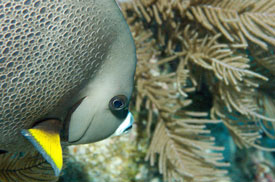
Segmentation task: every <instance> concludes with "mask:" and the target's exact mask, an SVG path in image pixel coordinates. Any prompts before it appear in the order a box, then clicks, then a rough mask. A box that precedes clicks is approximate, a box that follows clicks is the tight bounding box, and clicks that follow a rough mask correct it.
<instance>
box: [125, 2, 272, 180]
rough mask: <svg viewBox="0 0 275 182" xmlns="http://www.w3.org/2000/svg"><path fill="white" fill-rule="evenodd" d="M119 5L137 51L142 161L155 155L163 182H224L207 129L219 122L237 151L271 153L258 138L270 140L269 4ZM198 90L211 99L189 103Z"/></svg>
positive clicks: (270, 62)
mask: <svg viewBox="0 0 275 182" xmlns="http://www.w3.org/2000/svg"><path fill="white" fill-rule="evenodd" d="M121 7H122V10H123V12H124V15H125V17H126V18H127V21H128V23H129V25H130V26H131V31H132V33H133V36H134V38H135V41H136V46H137V56H138V65H137V73H136V92H135V108H136V110H137V117H138V120H139V121H140V123H141V121H143V120H146V121H147V122H146V131H147V136H151V135H152V136H151V144H150V147H149V150H148V153H147V158H146V159H148V160H150V161H151V164H153V163H154V162H155V161H156V160H157V159H156V154H159V155H157V156H158V164H159V171H160V173H162V174H163V176H164V178H165V179H166V180H167V181H184V180H187V181H221V180H223V179H224V180H229V179H228V178H227V177H226V172H225V170H224V168H223V167H225V166H227V165H228V164H227V163H224V162H222V159H223V158H222V155H221V153H219V152H217V151H220V150H222V149H223V147H217V146H216V145H215V142H214V138H213V137H211V134H210V130H209V129H207V126H208V125H209V124H210V125H211V124H217V123H219V122H222V123H223V124H224V125H225V126H226V128H227V129H228V131H229V132H230V134H231V136H232V137H233V139H234V141H235V144H236V145H238V146H239V147H241V148H249V147H256V148H258V149H263V150H266V151H274V150H275V149H274V148H272V146H271V147H270V146H265V145H264V144H263V143H261V138H262V136H263V135H266V136H268V137H269V138H271V139H274V137H275V133H274V132H275V131H274V130H275V114H274V112H275V111H274V109H271V108H275V104H274V103H275V93H274V91H273V90H272V88H274V85H275V84H274V65H275V60H274V52H273V51H274V47H275V39H274V37H275V32H274V30H275V24H274V18H275V11H274V10H275V2H274V1H272V0H258V1H256V0H252V1H248V0H234V1H229V0H222V1H218V0H210V1H206V0H194V1H190V0H173V1H170V0H152V1H147V0H134V1H130V2H122V3H121ZM198 92H209V93H208V96H209V97H208V99H209V101H202V102H201V103H197V102H194V100H196V97H198ZM204 102H210V104H209V103H207V104H205V103H204ZM204 106H207V107H204ZM201 110H202V111H201ZM263 132H264V134H263ZM273 147H274V146H273Z"/></svg>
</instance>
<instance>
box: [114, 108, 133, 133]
mask: <svg viewBox="0 0 275 182" xmlns="http://www.w3.org/2000/svg"><path fill="white" fill-rule="evenodd" d="M133 123H134V117H133V115H132V113H131V112H128V114H127V116H126V118H125V119H124V121H123V122H122V123H121V124H120V125H119V127H118V128H117V129H116V131H115V132H114V133H113V134H112V135H111V136H118V135H121V134H123V133H127V132H129V131H130V130H131V128H132V126H133Z"/></svg>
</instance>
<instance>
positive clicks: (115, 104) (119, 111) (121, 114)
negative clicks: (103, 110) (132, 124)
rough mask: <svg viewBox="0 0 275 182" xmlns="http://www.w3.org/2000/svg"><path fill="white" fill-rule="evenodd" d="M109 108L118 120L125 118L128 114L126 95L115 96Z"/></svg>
mask: <svg viewBox="0 0 275 182" xmlns="http://www.w3.org/2000/svg"><path fill="white" fill-rule="evenodd" d="M109 108H110V110H111V111H112V113H113V114H114V115H115V116H116V117H118V118H125V117H126V116H127V114H128V99H127V97H126V96H125V95H117V96H114V97H113V98H112V99H111V100H110V102H109Z"/></svg>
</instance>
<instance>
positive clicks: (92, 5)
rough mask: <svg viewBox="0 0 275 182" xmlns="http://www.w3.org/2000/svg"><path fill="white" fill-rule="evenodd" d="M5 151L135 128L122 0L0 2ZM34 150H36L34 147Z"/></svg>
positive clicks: (48, 154)
mask: <svg viewBox="0 0 275 182" xmlns="http://www.w3.org/2000/svg"><path fill="white" fill-rule="evenodd" d="M0 28H1V30H0V81H1V82H0V84H1V85H0V89H1V92H0V100H1V101H0V109H1V112H0V150H2V151H7V152H30V151H33V150H38V151H39V152H40V153H41V154H42V156H43V157H44V158H45V159H46V160H47V161H48V162H49V163H50V164H51V166H52V168H53V169H54V171H55V175H57V176H58V175H59V173H60V171H61V169H62V149H61V143H62V145H63V144H64V145H72V144H85V143H91V142H96V141H99V140H102V139H105V138H107V137H109V136H111V135H117V134H120V133H123V132H125V131H126V130H128V129H129V128H130V127H131V125H132V122H133V116H132V115H131V113H130V112H129V111H128V105H129V100H130V97H131V93H132V90H133V80H134V72H135V66H136V53H135V46H134V41H133V38H132V36H131V33H130V30H129V27H128V25H127V23H126V21H125V19H124V18H123V15H122V13H121V11H120V9H119V7H118V5H117V4H116V2H115V0H51V1H50V0H24V1H23V0H2V1H1V0H0ZM33 146H34V147H33Z"/></svg>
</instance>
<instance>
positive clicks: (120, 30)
mask: <svg viewBox="0 0 275 182" xmlns="http://www.w3.org/2000/svg"><path fill="white" fill-rule="evenodd" d="M114 3H115V1H114ZM117 8H118V7H117ZM113 12H114V13H115V14H113V15H112V16H113V17H115V20H114V21H113V23H114V24H117V25H114V26H115V27H116V28H115V29H116V34H115V36H116V37H115V38H114V41H113V43H112V45H110V49H109V50H106V52H107V53H106V54H107V56H106V57H105V60H104V64H103V65H102V69H101V70H100V71H99V72H98V73H97V75H96V76H94V77H93V78H91V79H90V80H89V81H88V82H87V84H86V86H85V87H84V88H83V89H82V90H81V91H80V93H79V94H78V95H77V98H79V99H78V100H81V102H78V104H77V107H76V108H75V109H74V110H73V111H72V112H71V113H70V117H69V119H68V120H67V121H66V122H65V124H67V126H68V127H67V131H65V132H67V140H68V142H69V143H70V144H85V143H91V142H96V141H99V140H102V139H105V138H107V137H109V136H111V135H119V134H121V133H124V132H126V131H127V130H129V129H130V128H131V126H132V123H133V116H132V114H131V113H130V112H129V109H128V107H129V102H130V98H131V94H132V91H133V86H134V73H135V68H136V49H135V44H134V40H133V38H132V35H131V32H130V30H129V27H128V25H127V23H126V21H125V19H124V18H123V15H122V14H121V12H120V11H113ZM110 16H111V15H110Z"/></svg>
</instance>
